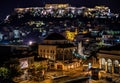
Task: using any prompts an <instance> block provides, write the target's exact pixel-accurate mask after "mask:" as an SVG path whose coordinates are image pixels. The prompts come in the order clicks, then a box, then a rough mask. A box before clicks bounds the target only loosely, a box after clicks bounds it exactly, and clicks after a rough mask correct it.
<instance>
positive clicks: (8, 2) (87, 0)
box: [0, 0, 120, 20]
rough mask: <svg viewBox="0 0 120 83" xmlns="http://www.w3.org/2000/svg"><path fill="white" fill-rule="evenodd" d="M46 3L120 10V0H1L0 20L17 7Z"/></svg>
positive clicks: (113, 10)
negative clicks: (98, 6) (105, 7)
mask: <svg viewBox="0 0 120 83" xmlns="http://www.w3.org/2000/svg"><path fill="white" fill-rule="evenodd" d="M46 3H69V4H70V5H71V6H76V7H81V6H86V7H94V6H95V5H105V6H108V7H110V9H111V11H112V12H119V11H120V7H119V0H2V1H1V2H0V20H1V19H4V18H5V17H6V15H8V14H10V13H12V11H13V10H14V8H16V7H37V6H38V7H40V6H44V5H45V4H46Z"/></svg>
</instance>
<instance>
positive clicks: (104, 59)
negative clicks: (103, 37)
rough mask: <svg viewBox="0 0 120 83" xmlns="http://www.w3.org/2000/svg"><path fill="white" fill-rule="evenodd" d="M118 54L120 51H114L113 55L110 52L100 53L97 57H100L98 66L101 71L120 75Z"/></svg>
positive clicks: (119, 57)
mask: <svg viewBox="0 0 120 83" xmlns="http://www.w3.org/2000/svg"><path fill="white" fill-rule="evenodd" d="M115 52H116V53H117V54H118V53H119V51H118V52H117V51H113V53H112V52H111V51H110V52H108V51H107V53H109V54H106V53H105V52H104V53H98V54H97V57H98V64H97V65H98V66H99V68H100V69H103V70H104V71H106V72H108V73H116V74H119V73H120V56H119V55H116V53H115ZM114 53H115V54H114Z"/></svg>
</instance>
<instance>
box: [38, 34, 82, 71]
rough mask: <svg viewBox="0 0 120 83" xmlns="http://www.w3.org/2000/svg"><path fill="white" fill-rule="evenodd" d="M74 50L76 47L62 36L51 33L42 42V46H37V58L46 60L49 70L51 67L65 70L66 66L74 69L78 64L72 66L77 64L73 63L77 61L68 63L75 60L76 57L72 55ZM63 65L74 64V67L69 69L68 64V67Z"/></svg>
mask: <svg viewBox="0 0 120 83" xmlns="http://www.w3.org/2000/svg"><path fill="white" fill-rule="evenodd" d="M74 49H77V46H75V45H74V44H73V43H71V42H70V41H68V40H66V38H65V37H64V36H62V35H60V34H57V33H52V34H50V35H49V36H48V37H47V38H46V39H45V40H44V41H43V43H42V44H40V45H39V46H38V56H39V57H42V58H47V59H48V60H49V62H50V63H49V67H50V68H52V67H51V66H53V68H54V69H60V70H66V67H68V66H70V68H75V67H78V66H79V65H80V64H78V66H74V65H75V64H77V63H75V62H79V60H77V61H74V62H73V63H70V61H73V60H74V59H76V57H75V56H74V55H73V54H72V52H73V50H74ZM51 61H52V62H51ZM56 61H57V62H56ZM65 63H67V64H68V63H70V64H72V65H73V64H74V65H73V66H74V67H71V65H69V64H68V66H65ZM61 64H62V65H61ZM70 68H67V69H70Z"/></svg>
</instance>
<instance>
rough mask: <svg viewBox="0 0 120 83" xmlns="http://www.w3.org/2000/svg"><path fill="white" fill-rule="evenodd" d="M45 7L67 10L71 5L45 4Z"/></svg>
mask: <svg viewBox="0 0 120 83" xmlns="http://www.w3.org/2000/svg"><path fill="white" fill-rule="evenodd" d="M45 7H49V8H51V7H52V8H66V7H69V4H45Z"/></svg>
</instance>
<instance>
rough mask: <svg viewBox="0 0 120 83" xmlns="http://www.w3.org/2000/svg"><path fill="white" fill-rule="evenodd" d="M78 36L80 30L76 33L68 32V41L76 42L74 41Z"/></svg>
mask: <svg viewBox="0 0 120 83" xmlns="http://www.w3.org/2000/svg"><path fill="white" fill-rule="evenodd" d="M77 34H78V30H77V29H75V31H74V32H71V31H68V30H67V31H66V38H67V39H68V40H70V41H74V39H75V36H76V35H77Z"/></svg>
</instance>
